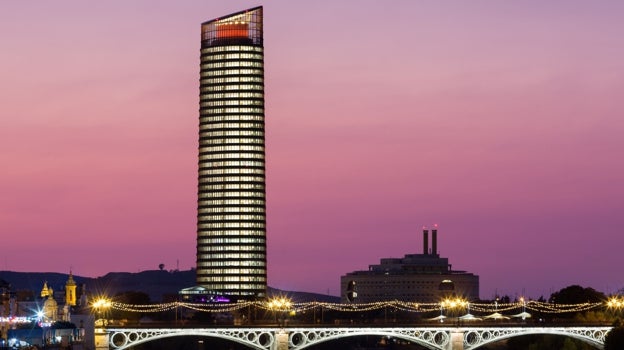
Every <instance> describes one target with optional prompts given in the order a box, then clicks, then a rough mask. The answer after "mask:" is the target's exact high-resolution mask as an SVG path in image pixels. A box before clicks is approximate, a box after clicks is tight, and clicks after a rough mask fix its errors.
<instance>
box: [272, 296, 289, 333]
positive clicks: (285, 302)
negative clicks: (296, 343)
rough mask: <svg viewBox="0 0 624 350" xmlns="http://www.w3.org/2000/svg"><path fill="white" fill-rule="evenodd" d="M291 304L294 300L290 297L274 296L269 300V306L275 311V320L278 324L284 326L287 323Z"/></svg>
mask: <svg viewBox="0 0 624 350" xmlns="http://www.w3.org/2000/svg"><path fill="white" fill-rule="evenodd" d="M291 306H292V301H291V300H290V299H288V298H283V297H282V298H273V299H271V300H270V301H269V303H268V308H269V310H271V311H273V312H274V313H275V320H276V321H277V325H278V326H280V327H283V326H285V325H286V312H288V310H289V309H290V307H291ZM280 315H281V318H280Z"/></svg>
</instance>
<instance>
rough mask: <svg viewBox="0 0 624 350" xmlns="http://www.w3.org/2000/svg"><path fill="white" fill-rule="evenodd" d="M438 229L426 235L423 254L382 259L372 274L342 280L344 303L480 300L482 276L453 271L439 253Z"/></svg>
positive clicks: (355, 274)
mask: <svg viewBox="0 0 624 350" xmlns="http://www.w3.org/2000/svg"><path fill="white" fill-rule="evenodd" d="M437 234H438V232H437V229H434V230H432V246H431V250H429V232H428V230H424V231H423V253H422V254H408V255H405V256H404V257H403V258H385V259H381V261H380V263H379V264H377V265H370V266H369V268H368V270H364V271H354V272H350V273H347V274H346V275H343V276H341V277H340V290H341V291H342V293H341V295H342V297H341V300H342V302H344V303H346V302H354V303H370V302H376V301H384V300H400V301H409V302H421V303H430V302H439V301H440V300H442V299H443V298H448V297H461V298H464V299H467V300H478V299H479V276H477V275H474V274H472V273H468V272H465V271H456V270H453V269H452V266H451V264H449V262H448V259H447V258H441V257H440V255H439V254H438V252H437Z"/></svg>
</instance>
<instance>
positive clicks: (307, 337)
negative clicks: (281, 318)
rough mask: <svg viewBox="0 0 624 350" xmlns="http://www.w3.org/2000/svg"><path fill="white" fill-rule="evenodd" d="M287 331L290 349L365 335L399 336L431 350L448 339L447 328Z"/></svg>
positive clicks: (444, 346)
mask: <svg viewBox="0 0 624 350" xmlns="http://www.w3.org/2000/svg"><path fill="white" fill-rule="evenodd" d="M288 332H289V333H288V348H289V349H291V350H303V349H306V348H308V347H310V346H313V345H318V344H320V343H324V342H328V341H332V340H337V339H342V338H349V337H357V336H366V335H373V336H382V337H388V338H399V339H402V340H407V341H409V342H412V343H416V344H418V345H422V346H424V347H426V348H427V349H431V350H443V349H446V346H447V344H448V343H449V341H450V329H448V328H432V329H422V328H411V329H410V328H324V329H317V330H315V329H310V328H291V329H289V330H288Z"/></svg>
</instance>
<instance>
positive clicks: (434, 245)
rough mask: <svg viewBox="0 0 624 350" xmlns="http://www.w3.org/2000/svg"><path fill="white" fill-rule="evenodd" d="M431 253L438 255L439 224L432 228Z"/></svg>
mask: <svg viewBox="0 0 624 350" xmlns="http://www.w3.org/2000/svg"><path fill="white" fill-rule="evenodd" d="M431 254H433V255H438V225H435V228H434V229H432V230H431Z"/></svg>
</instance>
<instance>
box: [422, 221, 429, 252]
mask: <svg viewBox="0 0 624 350" xmlns="http://www.w3.org/2000/svg"><path fill="white" fill-rule="evenodd" d="M423 254H424V255H427V254H429V230H427V229H426V228H425V227H423Z"/></svg>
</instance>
